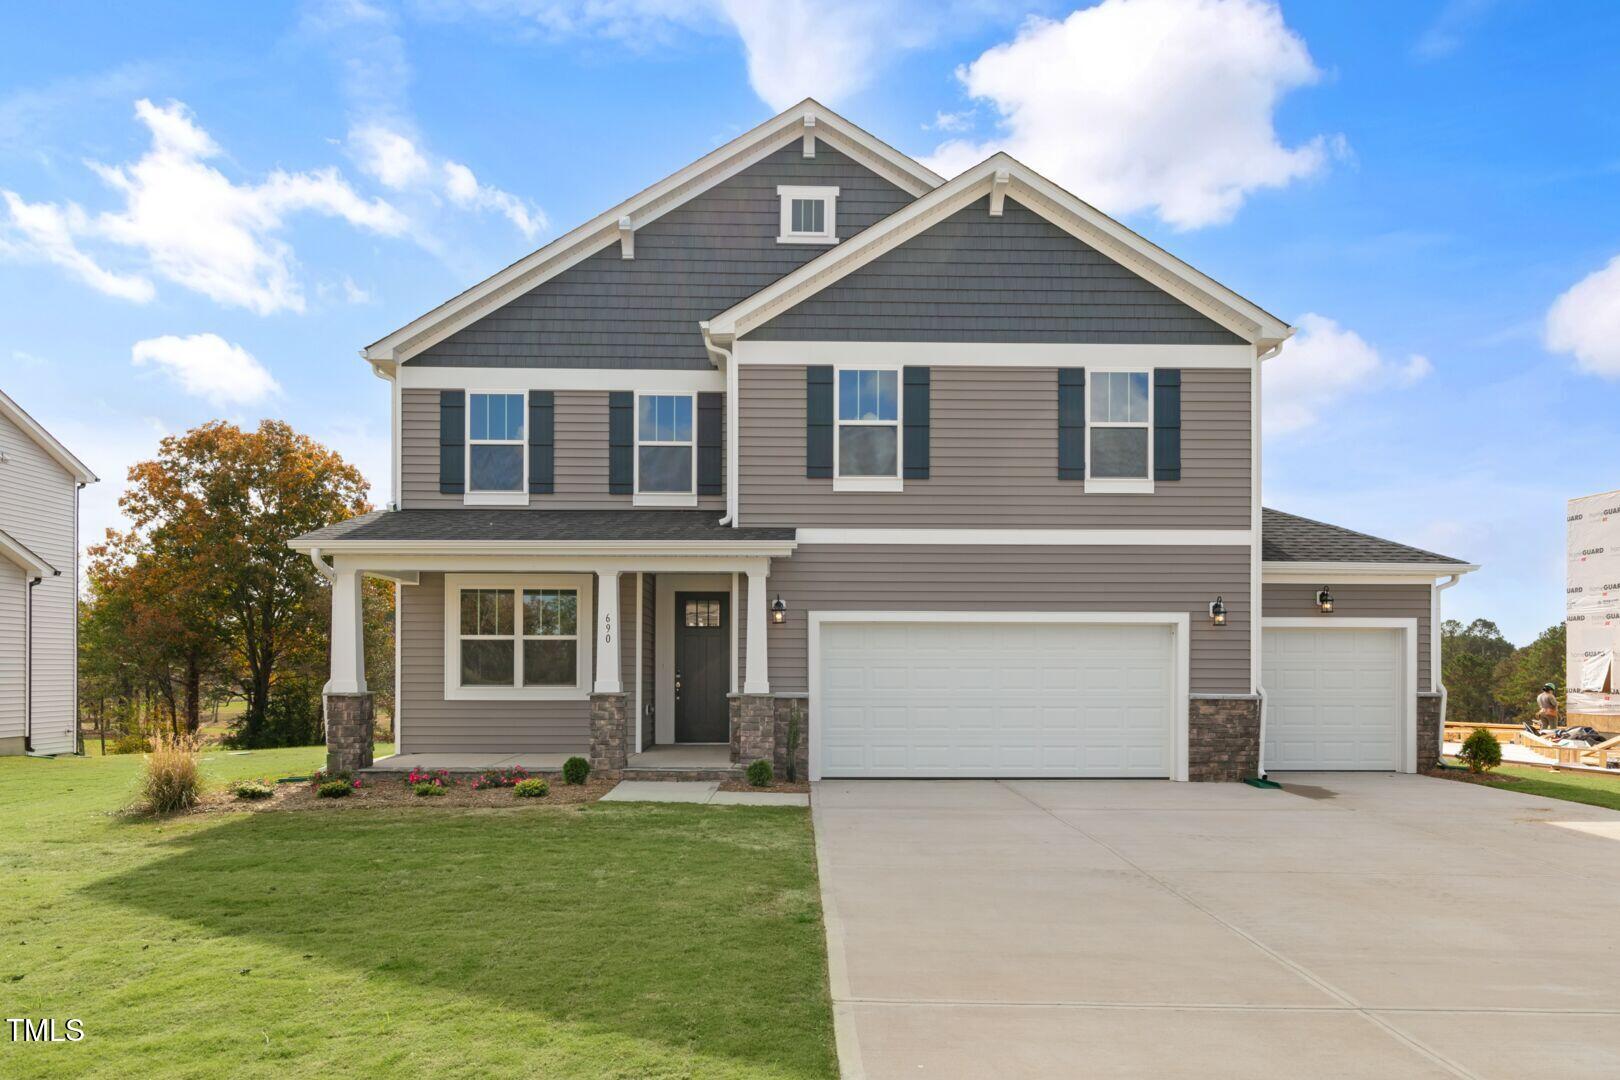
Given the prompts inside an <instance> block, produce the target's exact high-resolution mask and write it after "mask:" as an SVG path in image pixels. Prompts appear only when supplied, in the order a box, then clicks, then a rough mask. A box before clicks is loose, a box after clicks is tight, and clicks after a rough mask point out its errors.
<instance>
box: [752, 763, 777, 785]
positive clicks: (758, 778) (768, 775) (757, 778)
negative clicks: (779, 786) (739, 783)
mask: <svg viewBox="0 0 1620 1080" xmlns="http://www.w3.org/2000/svg"><path fill="white" fill-rule="evenodd" d="M775 778H776V771H775V770H774V769H772V768H771V763H770V762H768V761H766V760H765V759H764V758H760V759H759V760H758V761H756V762H754V763H753V764H752V765H750V766H748V782H749V783H750V784H752V785H753V786H754V787H770V786H771V781H772V780H774V779H775Z"/></svg>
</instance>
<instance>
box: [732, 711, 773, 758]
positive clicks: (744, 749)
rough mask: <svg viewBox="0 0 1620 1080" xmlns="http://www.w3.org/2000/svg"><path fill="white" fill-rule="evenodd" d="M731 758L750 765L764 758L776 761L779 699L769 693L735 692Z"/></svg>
mask: <svg viewBox="0 0 1620 1080" xmlns="http://www.w3.org/2000/svg"><path fill="white" fill-rule="evenodd" d="M730 702H731V760H732V762H733V763H734V764H737V765H743V766H748V765H752V764H753V763H754V762H756V761H758V760H760V759H761V758H764V759H765V760H766V761H769V762H770V763H771V766H772V767H773V768H774V767H775V765H776V699H775V698H773V697H771V696H770V695H769V694H733V695H731V698H730Z"/></svg>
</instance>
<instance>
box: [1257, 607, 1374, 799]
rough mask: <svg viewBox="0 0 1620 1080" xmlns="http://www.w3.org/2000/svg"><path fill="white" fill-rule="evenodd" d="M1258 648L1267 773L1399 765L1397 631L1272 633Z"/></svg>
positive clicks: (1284, 631) (1328, 630)
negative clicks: (1261, 650)
mask: <svg viewBox="0 0 1620 1080" xmlns="http://www.w3.org/2000/svg"><path fill="white" fill-rule="evenodd" d="M1263 645H1264V649H1265V653H1264V659H1263V662H1262V664H1261V668H1262V672H1263V677H1264V680H1265V687H1266V770H1267V771H1268V772H1269V771H1272V770H1275V769H1284V770H1286V769H1377V770H1389V771H1395V770H1399V769H1400V768H1401V767H1402V754H1401V749H1402V739H1403V734H1404V731H1405V726H1406V725H1405V718H1406V709H1405V707H1404V703H1405V697H1404V687H1403V683H1404V681H1405V680H1404V678H1403V675H1402V668H1403V667H1404V661H1403V652H1402V640H1401V632H1400V631H1399V630H1362V629H1354V630H1353V629H1343V628H1339V629H1321V630H1316V629H1299V628H1290V629H1272V630H1267V631H1265V637H1264V642H1263Z"/></svg>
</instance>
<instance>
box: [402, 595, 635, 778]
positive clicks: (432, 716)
mask: <svg viewBox="0 0 1620 1080" xmlns="http://www.w3.org/2000/svg"><path fill="white" fill-rule="evenodd" d="M631 589H632V592H631V599H630V604H629V606H628V607H625V608H622V609H621V610H628V611H634V610H635V594H634V591H633V590H634V582H633V581H632V584H631ZM622 595H623V594H622V592H621V596H622ZM622 603H623V601H622V600H621V604H622ZM399 625H400V644H399V695H400V730H401V732H402V734H403V742H404V747H405V752H406V753H409V754H434V753H493V752H497V751H504V752H506V753H512V754H519V753H527V754H561V753H575V752H578V753H582V754H583V753H585V752H586V751H587V750H588V749H589V747H590V741H591V712H590V702H589V701H587V700H584V699H581V700H579V701H449V700H446V699H445V696H444V575H443V574H430V573H424V574H423V575H422V581H421V584H419V585H407V586H405V587H404V588H402V589H401V590H400V621H399ZM592 626H594V613H593V619H592ZM580 631H581V633H582V634H586V633H590V632H591V631H590V628H588V627H585V626H581V627H580ZM629 652H630V653H631V657H630V665H631V666H630V671H631V676H629V677H630V678H633V675H634V670H635V658H634V650H629ZM621 659H622V657H621ZM626 685H629V684H628V683H627V684H626Z"/></svg>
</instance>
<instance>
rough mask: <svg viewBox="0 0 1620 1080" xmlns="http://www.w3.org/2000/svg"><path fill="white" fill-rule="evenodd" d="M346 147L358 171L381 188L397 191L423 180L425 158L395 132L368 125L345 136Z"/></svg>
mask: <svg viewBox="0 0 1620 1080" xmlns="http://www.w3.org/2000/svg"><path fill="white" fill-rule="evenodd" d="M349 146H350V147H351V149H352V150H353V151H354V154H355V157H356V159H357V160H358V161H359V162H360V168H361V169H362V170H364V171H365V172H366V173H367V174H368V175H370V176H374V177H376V178H377V180H378V182H380V183H381V184H382V185H383V186H384V187H390V188H393V189H394V190H396V191H397V190H399V189H400V188H404V187H410V186H411V185H413V184H419V183H421V182H422V181H423V180H425V179H426V178H427V175H428V172H429V166H428V163H427V158H425V157H423V156H422V152H421V151H420V150H418V149H417V148H416V144H415V143H414V142H412V141H411V140H410V139H407V138H406V137H405V136H403V135H401V134H400V133H399V132H397V131H389V130H388V129H387V128H385V127H382V126H380V125H377V124H368V125H366V126H364V127H359V128H356V129H355V130H353V131H351V132H349Z"/></svg>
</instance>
